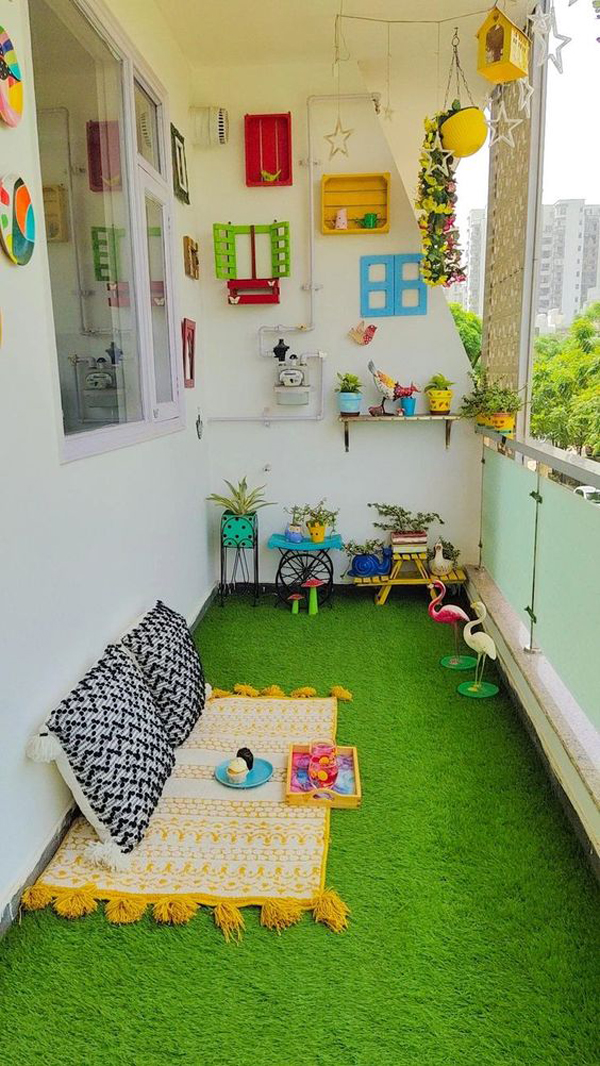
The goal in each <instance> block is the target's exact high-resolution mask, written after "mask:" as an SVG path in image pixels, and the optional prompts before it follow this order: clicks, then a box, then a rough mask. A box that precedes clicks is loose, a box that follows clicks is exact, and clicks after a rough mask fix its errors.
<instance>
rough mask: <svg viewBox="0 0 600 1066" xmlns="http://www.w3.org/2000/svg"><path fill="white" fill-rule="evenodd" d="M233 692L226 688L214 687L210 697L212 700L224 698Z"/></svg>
mask: <svg viewBox="0 0 600 1066" xmlns="http://www.w3.org/2000/svg"><path fill="white" fill-rule="evenodd" d="M231 695H232V693H231V692H229V690H228V689H226V688H213V690H212V692H211V694H210V698H211V700H224V699H226V697H227V696H231Z"/></svg>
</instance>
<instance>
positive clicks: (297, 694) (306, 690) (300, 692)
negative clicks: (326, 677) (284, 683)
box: [290, 685, 317, 700]
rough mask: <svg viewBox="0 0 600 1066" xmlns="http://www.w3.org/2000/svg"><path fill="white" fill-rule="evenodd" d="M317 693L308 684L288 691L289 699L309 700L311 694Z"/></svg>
mask: <svg viewBox="0 0 600 1066" xmlns="http://www.w3.org/2000/svg"><path fill="white" fill-rule="evenodd" d="M316 695H317V690H316V688H311V687H310V685H304V686H303V687H302V688H295V689H294V691H293V692H290V699H292V700H309V699H312V697H313V696H316Z"/></svg>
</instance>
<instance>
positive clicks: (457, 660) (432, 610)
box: [427, 581, 475, 670]
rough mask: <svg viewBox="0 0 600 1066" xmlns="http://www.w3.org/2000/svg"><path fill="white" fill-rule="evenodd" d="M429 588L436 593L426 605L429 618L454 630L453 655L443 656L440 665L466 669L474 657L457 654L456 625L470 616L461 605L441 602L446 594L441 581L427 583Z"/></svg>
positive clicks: (472, 662)
mask: <svg viewBox="0 0 600 1066" xmlns="http://www.w3.org/2000/svg"><path fill="white" fill-rule="evenodd" d="M428 588H429V589H430V590H433V589H435V590H436V591H437V592H438V595H437V596H436V597H435V599H433V600H432V601H431V603H430V604H429V606H428V607H427V613H428V615H429V617H430V618H433V621H434V622H442V623H443V624H445V625H450V626H452V628H453V630H454V655H453V656H445V657H444V658H443V659H442V660H441V663H442V666H446V667H448V669H449V670H468V669H470V668H471V667H472V666H474V665H475V659H474V658H473V657H472V656H471V655H459V654H458V627H459V625H462V624H463V623H464V622H469V621H470V618H469V616H468V614H465V612H464V611H463V609H462V607H458V606H457V605H456V604H455V603H446V604H442V600H443V598H444V596H445V595H446V586H445V585H444V582H443V581H434V582H432V584H431V585H428Z"/></svg>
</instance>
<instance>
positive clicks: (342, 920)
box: [313, 888, 350, 933]
mask: <svg viewBox="0 0 600 1066" xmlns="http://www.w3.org/2000/svg"><path fill="white" fill-rule="evenodd" d="M349 914H350V908H349V907H347V906H346V904H345V903H344V901H343V900H342V899H340V897H339V896H338V894H337V892H334V891H333V889H331V888H329V889H326V890H325V892H322V893H321V895H320V896H319V898H318V899H317V901H316V903H315V905H314V907H313V918H314V919H315V922H322V923H323V925H326V926H328V928H329V929H331V931H332V932H333V933H343V932H344V930H345V929H347V928H348V915H349Z"/></svg>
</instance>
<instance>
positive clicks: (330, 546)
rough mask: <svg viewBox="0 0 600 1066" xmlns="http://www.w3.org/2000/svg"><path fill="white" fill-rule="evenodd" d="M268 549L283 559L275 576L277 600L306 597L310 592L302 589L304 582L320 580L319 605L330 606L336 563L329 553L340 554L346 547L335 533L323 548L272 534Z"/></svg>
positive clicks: (284, 601)
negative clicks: (326, 604) (328, 603)
mask: <svg viewBox="0 0 600 1066" xmlns="http://www.w3.org/2000/svg"><path fill="white" fill-rule="evenodd" d="M267 547H268V548H273V549H275V550H277V551H279V552H280V554H281V559H280V560H279V566H278V567H277V573H276V575H275V591H276V593H277V597H278V599H279V600H280V601H281V602H282V603H286V604H287V601H288V600H289V598H290V596H292V595H293V594H295V593H301V595H303V596H307V592H308V590H307V589H305V588H303V585H304V582H305V581H308V580H309V579H312V578H318V580H319V581H322V582H323V585H322V586H321V588H319V605H320V606H322V605H323V604H324V603H327V601H328V600H330V599H331V597H332V595H333V563H332V561H331V559H330V556H329V552H330V551H341V549H342V548H343V547H344V544H343V541H342V538H341V536H340V535H339V533H334V534H332V536H330V537H325V540H323V541H321V543H320V544H315V542H314V541H313V540H309V539H308V538H306V539H305V540H301V541H297V542H296V543H293V542H292V541H289V540H286V539H285V537H284V535H283V533H273V534H272V535H271V536H270V537H269V543H268V545H267Z"/></svg>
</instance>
